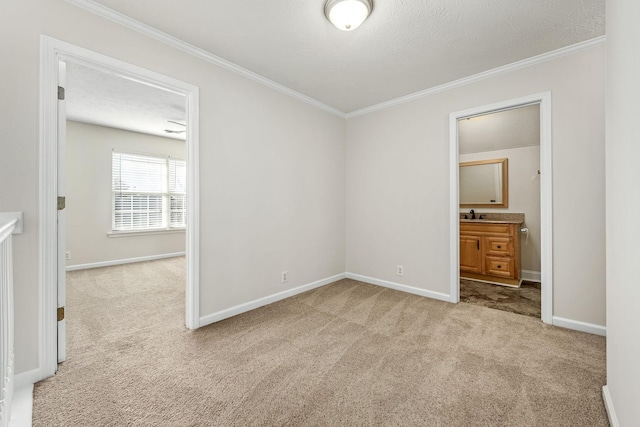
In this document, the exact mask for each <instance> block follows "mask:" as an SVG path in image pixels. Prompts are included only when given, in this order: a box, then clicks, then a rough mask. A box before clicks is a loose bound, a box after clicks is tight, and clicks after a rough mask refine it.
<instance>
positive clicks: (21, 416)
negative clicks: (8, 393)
mask: <svg viewBox="0 0 640 427" xmlns="http://www.w3.org/2000/svg"><path fill="white" fill-rule="evenodd" d="M32 420H33V384H29V385H27V386H24V387H22V388H19V389H16V390H15V392H14V394H13V402H12V404H11V420H10V421H9V427H31V425H32Z"/></svg>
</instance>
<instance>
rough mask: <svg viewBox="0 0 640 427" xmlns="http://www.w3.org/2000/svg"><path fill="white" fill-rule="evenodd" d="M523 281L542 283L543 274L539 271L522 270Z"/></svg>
mask: <svg viewBox="0 0 640 427" xmlns="http://www.w3.org/2000/svg"><path fill="white" fill-rule="evenodd" d="M522 279H523V280H527V281H529V282H538V283H541V282H542V273H540V272H539V271H532V270H522Z"/></svg>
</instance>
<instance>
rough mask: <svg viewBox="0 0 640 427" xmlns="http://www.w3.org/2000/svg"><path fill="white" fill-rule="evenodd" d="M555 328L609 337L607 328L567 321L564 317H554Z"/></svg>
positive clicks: (577, 321)
mask: <svg viewBox="0 0 640 427" xmlns="http://www.w3.org/2000/svg"><path fill="white" fill-rule="evenodd" d="M552 324H553V326H559V327H561V328H567V329H573V330H575V331H581V332H588V333H590V334H595V335H601V336H603V337H606V336H607V327H606V326H601V325H594V324H593V323H586V322H581V321H579V320H573V319H565V318H564V317H558V316H553V323H552Z"/></svg>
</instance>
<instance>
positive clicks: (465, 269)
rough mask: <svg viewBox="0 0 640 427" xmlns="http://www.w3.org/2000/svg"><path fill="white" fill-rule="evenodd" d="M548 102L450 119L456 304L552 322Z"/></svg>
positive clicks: (541, 99) (542, 98)
mask: <svg viewBox="0 0 640 427" xmlns="http://www.w3.org/2000/svg"><path fill="white" fill-rule="evenodd" d="M549 102H550V94H548V93H545V94H540V95H533V96H530V97H525V98H521V99H518V100H512V101H506V102H503V103H498V104H493V105H489V106H484V107H478V108H474V109H470V110H465V111H462V112H458V113H452V114H451V159H452V165H451V168H452V169H451V171H452V173H451V195H452V196H451V207H450V208H451V224H452V233H451V234H452V247H455V248H452V253H451V260H452V264H451V282H452V283H451V295H452V296H454V297H455V301H453V302H465V303H472V304H476V305H481V306H485V307H489V308H493V309H499V310H503V311H509V312H513V313H517V314H523V315H528V316H532V317H537V318H542V319H543V321H545V323H551V317H552V316H551V313H552V311H551V295H552V293H551V289H552V287H551V285H552V283H551V280H550V279H551V274H550V271H551V270H550V259H551V257H550V250H551V248H550V242H551V238H550V236H551V215H550V212H551V198H550V195H551V187H550V182H551V180H550V178H551V177H550V174H551V168H550V165H551V162H550V156H551V150H550V145H551V141H550V126H549V125H550V114H549V112H550V111H549V110H548V108H549ZM454 175H455V176H454ZM454 250H455V253H454ZM452 300H454V298H452Z"/></svg>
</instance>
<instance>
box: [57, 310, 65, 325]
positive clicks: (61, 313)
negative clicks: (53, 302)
mask: <svg viewBox="0 0 640 427" xmlns="http://www.w3.org/2000/svg"><path fill="white" fill-rule="evenodd" d="M62 320H64V307H58V322H60V321H62Z"/></svg>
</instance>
